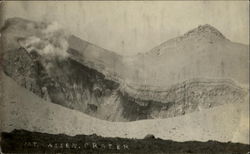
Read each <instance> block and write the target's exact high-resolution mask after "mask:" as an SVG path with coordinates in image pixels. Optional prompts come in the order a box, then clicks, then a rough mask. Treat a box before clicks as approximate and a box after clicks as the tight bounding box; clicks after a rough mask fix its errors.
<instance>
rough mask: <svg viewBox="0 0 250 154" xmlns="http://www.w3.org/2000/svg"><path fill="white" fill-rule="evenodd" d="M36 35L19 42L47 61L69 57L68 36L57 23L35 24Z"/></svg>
mask: <svg viewBox="0 0 250 154" xmlns="http://www.w3.org/2000/svg"><path fill="white" fill-rule="evenodd" d="M30 27H32V28H31V29H32V30H33V29H35V34H34V35H32V36H28V37H25V38H21V39H19V40H18V42H19V44H20V46H21V47H23V48H25V49H26V50H27V51H28V52H31V51H34V50H35V51H36V52H38V53H39V54H40V55H42V56H44V57H46V58H47V59H51V58H55V57H56V58H59V59H64V58H66V57H68V53H67V49H68V46H69V45H68V41H67V38H68V35H67V34H66V32H65V31H64V30H63V29H62V27H61V26H60V25H59V24H58V23H57V22H52V23H34V25H32V26H30Z"/></svg>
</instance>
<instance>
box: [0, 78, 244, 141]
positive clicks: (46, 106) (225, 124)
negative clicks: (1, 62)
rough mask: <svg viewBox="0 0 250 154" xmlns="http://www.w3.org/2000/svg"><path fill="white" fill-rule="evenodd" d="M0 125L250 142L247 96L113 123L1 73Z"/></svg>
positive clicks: (4, 127) (0, 127) (55, 131)
mask: <svg viewBox="0 0 250 154" xmlns="http://www.w3.org/2000/svg"><path fill="white" fill-rule="evenodd" d="M1 76H2V78H1V79H2V80H1V85H2V86H3V87H4V91H3V93H1V96H3V97H2V99H1V100H2V101H1V102H0V114H1V116H0V119H1V120H0V130H1V131H5V132H10V131H12V130H14V129H25V130H29V131H36V132H42V133H50V134H67V135H77V134H85V135H90V134H93V133H95V134H97V135H101V136H103V137H122V138H144V137H145V136H146V135H147V134H153V135H154V136H155V137H156V138H158V137H159V138H162V139H168V140H174V141H190V140H196V141H208V140H216V141H220V142H228V141H232V142H241V143H247V144H249V99H248V97H246V100H244V102H243V103H241V104H235V103H231V104H225V105H220V106H218V107H214V108H210V109H203V110H202V112H193V113H190V114H186V115H183V116H178V117H173V118H166V119H151V120H140V121H133V122H109V121H105V120H100V119H96V118H94V117H91V116H88V115H86V114H84V113H82V112H78V111H76V110H71V109H68V108H65V107H63V106H61V105H57V104H54V103H51V102H49V101H45V100H44V99H41V98H40V97H39V96H37V95H36V94H33V93H31V92H30V91H29V90H27V89H26V88H23V87H21V86H19V85H18V84H16V83H15V82H14V80H13V79H11V78H10V77H8V76H6V75H4V74H2V75H1Z"/></svg>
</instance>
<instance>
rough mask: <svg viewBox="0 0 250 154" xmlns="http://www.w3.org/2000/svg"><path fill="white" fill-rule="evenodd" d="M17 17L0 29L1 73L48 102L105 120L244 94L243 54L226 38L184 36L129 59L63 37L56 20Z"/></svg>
mask: <svg viewBox="0 0 250 154" xmlns="http://www.w3.org/2000/svg"><path fill="white" fill-rule="evenodd" d="M10 20H11V19H10ZM18 20H20V19H15V20H14V21H15V22H9V23H12V24H14V25H11V24H10V25H9V27H10V29H8V27H5V28H4V29H3V35H2V36H3V40H6V41H5V42H4V43H6V45H7V46H9V47H12V49H9V48H6V50H5V51H4V52H5V53H4V57H3V58H4V62H3V67H4V72H5V73H6V74H7V75H8V76H10V77H12V78H13V79H14V80H15V81H16V82H17V83H18V84H19V85H21V86H23V87H25V88H27V89H29V90H30V91H32V92H33V93H35V94H37V95H38V96H40V97H42V98H43V99H48V100H50V101H51V102H53V103H55V104H60V105H62V106H65V107H68V108H71V109H75V110H78V111H81V112H83V113H86V114H88V115H91V116H94V117H97V118H103V119H105V120H109V121H134V120H141V119H154V118H169V117H175V116H181V115H184V114H188V113H191V112H196V111H199V110H200V109H203V108H211V107H214V106H217V105H222V104H231V103H238V102H239V103H240V102H241V99H242V98H243V97H245V90H244V88H243V89H242V88H239V87H240V86H241V85H239V84H238V83H241V84H244V82H242V80H241V78H243V79H244V80H246V81H245V82H248V78H247V76H245V73H247V72H248V71H247V68H248V66H247V64H248V63H247V62H248V60H246V58H248V57H247V56H246V53H247V52H246V51H245V48H243V49H242V48H239V47H238V46H233V45H232V44H231V43H230V42H228V41H218V43H212V44H211V43H209V42H207V41H205V42H202V41H201V42H199V43H197V42H195V41H196V40H194V39H188V41H183V44H181V45H180V46H173V47H171V48H166V47H160V50H159V51H160V52H162V54H161V55H160V56H159V55H157V54H156V55H147V54H145V55H144V56H143V57H140V56H135V57H134V59H133V60H132V61H130V62H131V63H129V62H128V61H126V59H125V58H124V57H121V56H119V55H117V54H116V53H115V52H109V51H107V50H105V49H102V48H99V47H98V46H96V45H93V44H90V43H88V42H87V41H82V40H80V39H79V38H76V37H74V36H72V35H69V36H68V35H66V34H65V33H64V32H63V31H62V30H61V29H60V28H58V25H56V24H48V25H47V24H45V23H36V22H26V21H22V23H18V24H17V22H18ZM33 24H34V25H33ZM7 26H8V24H7ZM13 27H14V28H13ZM12 28H13V30H12ZM200 29H201V30H202V29H203V30H204V29H205V30H204V31H211V30H212V31H215V30H214V29H213V28H211V27H210V26H203V27H200ZM29 30H30V31H29ZM198 30H199V28H198ZM26 31H27V32H26ZM194 31H195V32H196V31H197V30H194ZM191 32H192V31H191ZM215 32H216V31H215ZM217 33H218V32H217ZM19 38H22V39H21V40H20V39H19ZM34 38H35V39H34ZM48 40H50V41H48ZM20 41H21V43H20ZM200 43H201V44H200ZM12 44H14V45H12ZM197 46H198V47H197ZM196 47H197V48H196ZM225 49H228V50H227V51H225ZM235 50H239V52H240V53H236V52H235ZM55 51H56V52H55ZM61 51H63V55H62V56H61V55H60V54H61ZM186 51H188V52H186ZM65 53H66V54H65ZM57 56H58V57H60V58H58V57H57ZM187 57H192V60H193V61H191V60H189V59H188V58H187ZM183 62H184V63H183ZM232 62H234V65H232V64H231V63H232ZM208 64H212V65H208ZM166 66H168V67H167V68H166ZM242 72H243V73H244V74H242ZM207 79H208V80H207ZM239 79H240V80H239ZM192 80H195V81H192ZM224 81H225V82H224ZM226 81H230V82H226ZM234 81H236V82H234ZM204 82H205V83H206V84H204ZM235 83H236V84H235ZM138 85H139V86H138ZM160 85H161V86H160ZM152 86H154V87H157V88H158V89H155V88H152ZM163 88H165V89H166V90H165V91H162V92H160V91H159V89H163Z"/></svg>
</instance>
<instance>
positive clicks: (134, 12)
mask: <svg viewBox="0 0 250 154" xmlns="http://www.w3.org/2000/svg"><path fill="white" fill-rule="evenodd" d="M3 11H4V19H6V18H9V17H23V18H26V19H31V20H36V21H42V20H48V21H57V22H59V23H60V24H61V25H62V26H63V27H65V29H67V30H68V31H69V32H70V33H72V34H75V35H77V36H78V37H80V38H82V39H84V40H87V41H89V42H92V43H94V44H96V45H99V46H101V47H103V48H106V49H109V50H112V51H115V52H118V53H120V54H124V55H131V54H134V53H137V52H146V51H149V50H150V49H151V48H153V47H155V46H157V45H159V44H161V43H162V42H165V41H167V40H168V39H171V38H173V37H176V36H179V35H182V34H183V33H185V32H187V31H189V30H191V29H193V28H195V27H197V26H198V25H203V24H210V25H212V26H214V27H215V28H217V29H218V30H219V31H221V32H222V33H223V34H224V35H225V36H226V37H227V38H228V39H230V40H232V41H235V42H240V43H244V44H249V2H247V1H245V2H244V1H239V2H236V1H186V2H184V1H183V2H173V1H165V2H163V1H157V2H153V1H146V2H143V1H137V2H132V1H127V2H124V1H123V2H114V1H113V2H103V1H101V2H90V1H80V2H77V1H73V2H67V1H61V2H47V1H40V2H37V1H31V2H21V1H17V2H14V1H9V2H4V7H3Z"/></svg>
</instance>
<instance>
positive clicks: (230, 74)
mask: <svg viewBox="0 0 250 154" xmlns="http://www.w3.org/2000/svg"><path fill="white" fill-rule="evenodd" d="M135 65H136V66H138V67H141V68H142V69H141V73H140V77H139V78H138V79H139V80H138V81H137V82H139V83H145V84H149V85H158V86H159V85H161V86H169V85H172V84H175V83H179V82H182V81H183V80H187V79H193V78H210V79H232V80H234V81H237V82H239V83H240V84H245V85H248V83H249V46H247V45H243V44H239V43H234V42H231V41H229V40H228V39H226V38H225V37H224V36H223V35H222V34H221V33H220V32H219V31H218V30H217V29H215V28H214V27H212V26H210V25H202V26H199V27H198V28H195V29H193V30H191V31H189V32H187V33H186V34H184V35H183V36H180V37H177V38H174V39H171V40H169V41H166V42H164V43H162V44H161V45H159V46H157V47H155V48H153V49H152V50H150V51H149V52H147V53H146V54H139V55H137V60H136V61H135ZM158 70H160V71H158Z"/></svg>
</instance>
